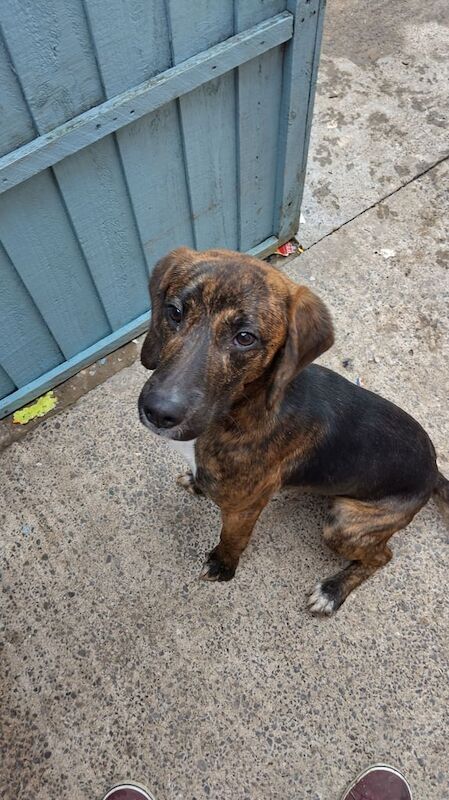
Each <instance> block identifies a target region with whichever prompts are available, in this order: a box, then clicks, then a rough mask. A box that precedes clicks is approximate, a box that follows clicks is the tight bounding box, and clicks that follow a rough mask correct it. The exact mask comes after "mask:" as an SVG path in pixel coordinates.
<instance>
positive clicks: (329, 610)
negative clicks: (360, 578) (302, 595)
mask: <svg viewBox="0 0 449 800" xmlns="http://www.w3.org/2000/svg"><path fill="white" fill-rule="evenodd" d="M338 605H339V604H338V602H337V598H336V597H335V596H333V595H332V593H331V592H328V591H326V586H325V583H317V585H316V586H315V589H314V590H313V592H312V594H311V595H310V597H309V600H308V606H309V609H310V611H311V612H312V614H323V615H324V616H326V617H330V616H331V614H333V613H334V611H336V610H337V608H338Z"/></svg>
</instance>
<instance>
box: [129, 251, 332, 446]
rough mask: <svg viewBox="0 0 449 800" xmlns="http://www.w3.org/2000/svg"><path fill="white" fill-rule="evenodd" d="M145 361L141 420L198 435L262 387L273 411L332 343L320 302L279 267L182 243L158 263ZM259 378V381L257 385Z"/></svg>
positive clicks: (177, 435)
mask: <svg viewBox="0 0 449 800" xmlns="http://www.w3.org/2000/svg"><path fill="white" fill-rule="evenodd" d="M150 294H151V306H152V317H151V324H150V329H149V331H148V334H147V337H146V339H145V342H144V344H143V347H142V355H141V358H142V363H143V365H144V366H145V367H147V369H150V370H154V372H153V374H152V375H151V377H150V378H149V380H148V381H147V382H146V383H145V385H144V387H143V389H142V392H141V394H140V397H139V414H140V418H141V420H142V422H143V423H144V424H145V425H146V426H147V427H148V428H150V430H152V431H153V432H155V433H158V434H160V435H163V436H166V437H167V438H171V439H180V440H188V439H194V438H196V437H197V436H199V435H200V433H202V432H203V431H204V430H205V429H206V427H207V426H208V424H209V423H210V422H211V420H212V419H216V418H217V417H218V416H220V415H223V414H226V413H228V412H229V410H230V408H231V407H232V405H233V404H234V403H235V402H236V401H238V400H239V399H240V398H242V397H243V396H244V395H246V394H248V393H249V392H250V391H251V387H254V386H256V385H259V384H261V385H262V386H263V387H264V388H265V389H266V398H267V406H268V407H269V408H272V409H275V408H276V406H277V404H278V403H279V401H280V400H281V398H282V395H283V393H284V390H285V388H286V386H287V385H288V383H289V382H290V381H291V380H292V379H293V378H294V376H295V375H296V374H297V373H298V372H299V371H300V370H301V369H303V367H305V366H306V365H307V364H309V363H310V362H311V361H313V359H315V358H317V357H318V356H319V355H320V354H321V353H323V352H324V351H325V350H327V349H328V348H329V347H330V346H331V345H332V343H333V329H332V322H331V319H330V316H329V312H328V311H327V309H326V306H325V305H324V304H323V303H322V302H321V300H320V299H319V298H318V297H317V296H316V295H314V294H313V292H311V291H310V290H309V289H307V288H306V287H304V286H298V285H297V284H295V283H293V282H292V281H291V280H289V279H288V278H287V277H286V276H285V275H283V274H282V273H281V272H279V271H278V270H276V269H274V268H273V267H271V266H269V265H268V264H266V263H264V262H263V261H259V260H258V259H256V258H252V257H250V256H246V255H241V254H240V253H234V252H232V251H229V250H208V251H205V252H202V253H199V252H196V251H194V250H189V249H188V248H185V247H181V248H179V249H178V250H174V251H173V252H172V253H169V254H168V255H167V256H166V257H165V258H163V259H162V260H161V261H159V263H158V264H157V265H156V267H155V269H154V271H153V274H152V277H151V280H150ZM256 382H258V383H256Z"/></svg>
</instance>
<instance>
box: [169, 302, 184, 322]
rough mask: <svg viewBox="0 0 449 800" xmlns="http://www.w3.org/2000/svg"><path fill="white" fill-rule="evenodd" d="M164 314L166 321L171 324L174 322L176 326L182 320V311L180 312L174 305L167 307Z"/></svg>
mask: <svg viewBox="0 0 449 800" xmlns="http://www.w3.org/2000/svg"><path fill="white" fill-rule="evenodd" d="M166 314H167V317H168V319H169V320H170V321H171V322H174V323H175V324H176V325H179V323H180V322H181V320H182V311H181V309H180V308H178V306H174V305H169V306H167V308H166Z"/></svg>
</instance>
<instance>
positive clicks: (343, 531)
mask: <svg viewBox="0 0 449 800" xmlns="http://www.w3.org/2000/svg"><path fill="white" fill-rule="evenodd" d="M427 500H428V497H425V498H423V497H419V498H418V497H405V498H403V497H389V498H383V499H382V500H376V501H371V502H368V501H363V500H352V499H350V498H346V497H337V498H335V500H334V502H333V506H332V510H331V513H330V517H329V520H328V523H327V524H326V525H325V527H324V531H323V536H324V540H325V541H326V543H327V544H328V545H329V547H330V548H331V549H332V550H334V552H335V553H338V555H340V556H343V558H347V559H349V561H350V564H349V565H348V566H347V567H345V569H343V570H341V572H338V573H337V574H336V575H333V576H332V577H331V578H327V579H326V580H324V581H322V582H321V583H319V584H318V585H317V586H316V588H315V590H314V591H313V592H312V594H311V596H310V598H309V607H310V610H311V611H312V612H313V613H317V614H326V615H330V614H332V613H333V612H334V611H336V610H337V609H338V608H339V607H340V606H341V604H342V603H344V601H345V600H346V598H347V597H348V595H349V594H350V593H351V592H352V591H353V589H356V588H357V586H360V584H361V583H363V581H365V580H366V579H367V578H369V577H370V576H371V575H373V574H374V573H375V572H376V570H378V569H379V568H380V567H384V566H385V565H386V564H388V562H389V561H390V559H391V558H392V552H391V550H390V548H389V547H388V544H387V543H388V540H389V539H390V537H391V536H392V535H393V534H394V533H396V531H399V530H401V529H402V528H405V526H406V525H408V524H409V522H410V521H411V520H412V519H413V517H414V516H415V514H416V513H417V512H418V511H419V510H420V508H422V506H423V505H424V504H425V503H426V502H427Z"/></svg>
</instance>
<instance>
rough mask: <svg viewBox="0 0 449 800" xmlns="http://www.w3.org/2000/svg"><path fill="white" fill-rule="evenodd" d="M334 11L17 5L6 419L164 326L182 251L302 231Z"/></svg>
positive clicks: (253, 248) (8, 94) (154, 3)
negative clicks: (319, 81) (325, 34)
mask: <svg viewBox="0 0 449 800" xmlns="http://www.w3.org/2000/svg"><path fill="white" fill-rule="evenodd" d="M323 8H324V0H244V1H243V0H198V2H197V3H195V4H194V5H192V3H191V2H190V0H148V1H147V2H145V3H143V2H142V0H127V2H126V3H123V1H122V0H108V2H105V0H73V2H71V3H70V9H69V8H68V6H67V5H64V4H61V3H60V2H59V0H43V2H42V3H31V2H29V3H28V2H27V3H23V2H21V0H5V2H4V4H3V6H2V12H1V23H2V32H3V38H1V37H0V108H3V109H4V110H5V112H6V113H4V114H3V117H2V125H1V126H0V156H1V157H0V239H1V241H2V245H1V246H0V398H3V399H2V400H0V416H5V415H6V414H9V413H11V412H12V411H13V410H15V409H16V408H18V407H20V406H21V405H23V404H24V403H26V402H29V401H31V400H32V399H34V398H35V397H36V396H38V395H39V394H41V393H43V392H44V391H46V390H47V389H48V388H50V387H51V386H54V385H56V384H57V383H59V382H61V381H63V380H65V379H66V378H68V377H69V376H70V375H72V374H74V373H75V372H76V371H78V370H79V369H81V368H82V367H83V366H85V365H86V364H89V363H90V362H92V361H94V360H95V359H97V358H99V357H101V356H102V355H105V354H107V353H108V352H110V351H112V350H114V349H115V348H116V347H118V346H119V345H120V344H122V343H124V342H126V341H128V340H129V339H130V338H132V337H133V336H135V335H136V334H138V333H140V332H141V331H143V330H144V329H145V327H146V325H147V324H148V295H147V287H146V285H147V279H148V274H149V272H151V270H152V268H153V266H154V264H155V262H156V261H157V259H158V258H160V257H161V256H162V255H163V254H164V253H165V252H167V251H168V250H169V249H171V248H172V247H175V246H178V245H181V244H187V245H190V246H195V247H199V248H207V247H213V246H220V247H228V248H237V249H241V250H245V251H248V252H251V253H253V254H255V255H261V256H264V255H267V254H268V253H270V252H273V250H274V249H275V248H276V247H277V246H278V244H279V243H280V242H282V241H285V240H286V238H289V237H290V235H291V234H292V233H293V232H294V231H295V230H296V226H297V224H298V217H299V205H300V197H301V192H302V183H303V178H304V170H305V159H306V155H307V143H308V135H309V130H310V124H311V113H312V107H313V90H314V81H315V76H316V69H317V64H318V53H319V42H320V35H321V24H322V12H323Z"/></svg>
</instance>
